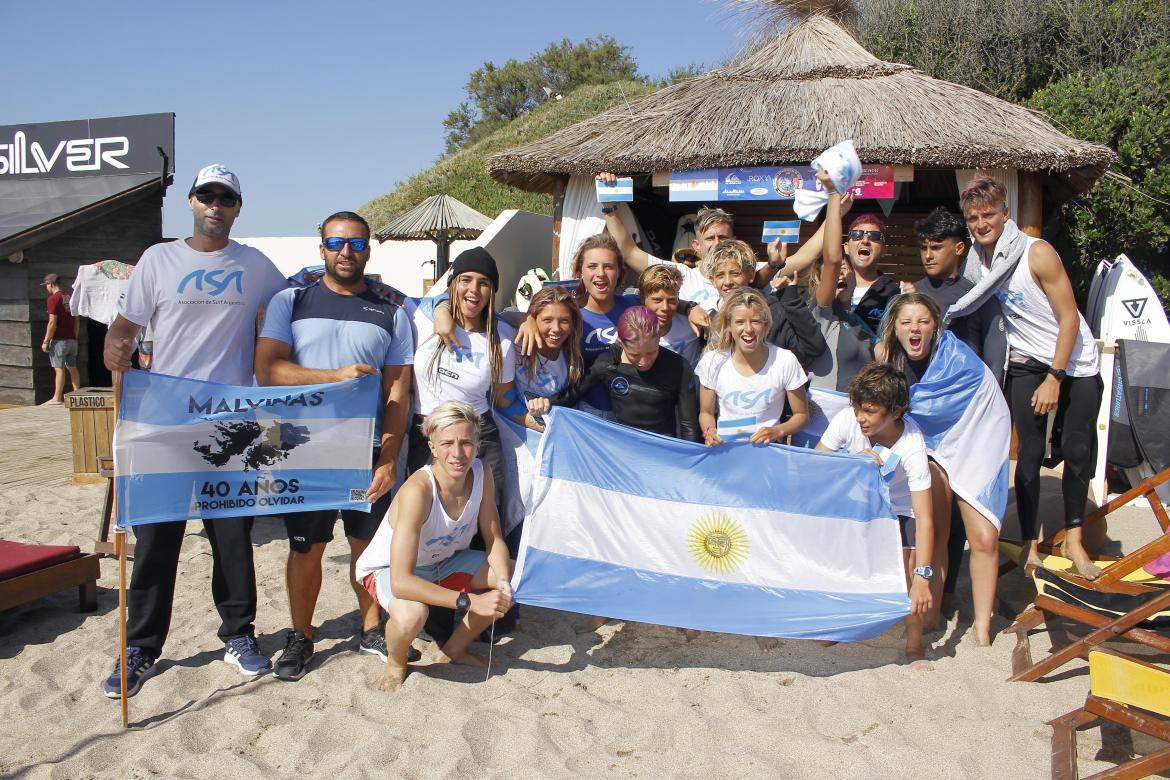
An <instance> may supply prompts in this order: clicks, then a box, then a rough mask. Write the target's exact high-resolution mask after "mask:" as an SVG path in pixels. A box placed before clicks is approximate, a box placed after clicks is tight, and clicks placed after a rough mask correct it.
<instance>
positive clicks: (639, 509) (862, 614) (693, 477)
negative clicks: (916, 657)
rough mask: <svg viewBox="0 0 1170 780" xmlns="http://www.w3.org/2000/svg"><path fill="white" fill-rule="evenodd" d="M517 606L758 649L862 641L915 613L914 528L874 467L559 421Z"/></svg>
mask: <svg viewBox="0 0 1170 780" xmlns="http://www.w3.org/2000/svg"><path fill="white" fill-rule="evenodd" d="M549 420H550V421H549V426H548V430H547V431H546V432H545V434H544V436H543V437H542V439H541V442H540V445H539V448H538V450H537V458H536V461H537V471H536V474H535V476H534V480H533V486H532V494H531V504H530V506H529V508H528V514H527V516H526V517H525V521H524V532H523V537H522V541H521V549H520V555H519V559H518V561H517V566H516V571H515V575H514V577H513V580H512V584H513V588H514V591H515V594H516V599H517V601H519V602H521V603H523V604H531V605H535V606H541V607H549V608H553V609H561V610H567V611H571V612H581V613H585V614H590V615H603V616H605V617H612V618H619V619H623V620H636V621H641V622H646V623H656V624H660V625H667V626H678V627H683V628H692V629H697V630H701V631H719V632H726V633H734V634H748V635H756V636H772V637H789V638H797V639H831V640H838V641H852V640H861V639H867V638H870V637H873V636H876V635H877V634H880V633H881V632H882V631H884V630H885V629H887V628H888V627H889V626H890V625H892V624H893V623H895V622H897V621H899V620H901V619H902V618H904V617H905V616H906V615H907V614H908V612H909V599H908V598H907V595H906V580H905V574H904V571H903V563H902V545H901V539H900V535H899V530H898V521H897V520H896V519H895V517H894V516H893V513H892V511H891V509H890V503H889V495H888V491H887V489H886V486H885V483H884V482H883V480H882V478H881V476H880V474H879V472H878V468H877V464H875V463H874V461H873V460H872V459H871V458H869V457H867V456H855V455H843V454H839V453H829V452H817V451H813V450H806V449H801V448H797V447H785V446H779V445H770V446H754V445H751V444H748V443H727V444H724V445H721V446H719V447H711V448H708V447H704V446H703V445H701V444H696V443H693V442H685V441H680V440H678V439H673V438H669V437H665V436H659V435H656V434H651V433H645V432H642V431H638V430H635V429H632V428H627V427H625V426H621V425H617V424H615V423H610V422H607V421H605V420H601V419H599V418H596V417H593V416H591V415H588V414H585V413H583V412H578V411H576V410H573V409H555V410H553V412H552V413H551V414H550V415H549Z"/></svg>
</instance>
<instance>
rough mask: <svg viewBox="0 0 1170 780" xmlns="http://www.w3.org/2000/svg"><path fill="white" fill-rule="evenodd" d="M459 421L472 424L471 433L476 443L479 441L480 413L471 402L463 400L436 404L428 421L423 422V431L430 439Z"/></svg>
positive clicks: (428, 416)
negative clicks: (467, 402)
mask: <svg viewBox="0 0 1170 780" xmlns="http://www.w3.org/2000/svg"><path fill="white" fill-rule="evenodd" d="M458 423H468V424H470V425H471V435H472V437H473V438H474V439H475V441H476V443H478V442H479V415H478V414H476V413H475V409H473V408H472V406H471V404H465V403H463V402H462V401H444V402H443V403H441V404H439V405H438V406H436V407H435V410H434V411H433V412H431V413H430V414H428V415H427V419H426V421H425V422H423V424H422V432H423V435H424V436H426V437H427V438H428V439H430V438H431V437H433V436H434V435H435V434H436V433H438V432H439V431H441V430H443V429H444V428H450V427H451V426H452V425H457V424H458Z"/></svg>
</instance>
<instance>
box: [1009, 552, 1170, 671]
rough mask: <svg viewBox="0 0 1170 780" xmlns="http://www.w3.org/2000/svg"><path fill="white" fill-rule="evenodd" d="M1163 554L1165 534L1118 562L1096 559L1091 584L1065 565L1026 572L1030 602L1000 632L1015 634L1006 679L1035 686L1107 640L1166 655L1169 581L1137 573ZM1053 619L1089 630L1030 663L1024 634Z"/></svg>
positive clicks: (1057, 562) (1053, 562) (1052, 561)
mask: <svg viewBox="0 0 1170 780" xmlns="http://www.w3.org/2000/svg"><path fill="white" fill-rule="evenodd" d="M1167 552H1170V534H1163V535H1161V536H1160V537H1158V538H1157V539H1155V540H1154V541H1152V542H1150V543H1149V544H1147V545H1145V546H1144V547H1142V548H1140V549H1138V550H1136V551H1134V552H1133V553H1130V554H1129V555H1127V556H1125V557H1124V558H1118V559H1108V560H1107V559H1097V563H1098V565H1100V566H1102V568H1103V571H1102V573H1101V576H1100V577H1098V578H1097V579H1096V580H1092V581H1090V580H1086V579H1083V578H1081V577H1077V576H1073V575H1071V574H1068V573H1066V572H1065V571H1062V570H1061V569H1062V568H1064V569H1071V567H1072V562H1071V561H1068V560H1067V559H1057V558H1055V556H1048V557H1047V558H1045V563H1046V565H1045V566H1044V567H1041V568H1037V569H1034V570H1032V572H1031V575H1032V581H1033V583H1035V585H1036V598H1035V600H1034V601H1033V602H1032V604H1031V606H1029V607H1028V608H1027V609H1026V610H1024V611H1023V612H1021V613H1020V614H1019V615H1018V616H1017V617H1016V619H1015V621H1014V622H1013V623H1012V625H1011V626H1010V627H1009V628H1007V629H1005V633H1006V632H1008V631H1010V632H1013V633H1015V634H1016V646H1015V648H1014V649H1013V650H1012V676H1011V677H1010V678H1009V679H1011V680H1018V681H1024V682H1029V681H1033V680H1038V679H1040V678H1041V677H1043V676H1044V675H1046V674H1048V673H1049V672H1052V671H1053V670H1055V669H1057V668H1059V667H1061V666H1063V665H1064V664H1066V663H1068V662H1069V661H1071V660H1072V659H1074V658H1084V657H1086V656H1087V655H1088V653H1089V651H1090V650H1091V649H1093V648H1095V647H1098V646H1099V645H1101V644H1103V643H1105V642H1108V641H1110V640H1113V639H1128V640H1131V641H1134V642H1139V643H1141V644H1144V645H1147V646H1149V647H1152V648H1154V649H1156V650H1158V651H1159V652H1163V653H1170V581H1167V580H1165V579H1159V578H1157V577H1155V576H1154V575H1152V574H1150V573H1149V572H1147V571H1145V570H1144V569H1143V568H1142V567H1143V566H1144V565H1145V564H1146V563H1149V562H1150V561H1152V560H1154V559H1155V558H1157V557H1159V556H1161V555H1163V554H1165V553H1167ZM1054 616H1055V617H1062V618H1066V619H1068V620H1070V621H1073V622H1075V623H1079V624H1082V625H1084V626H1087V627H1090V628H1092V629H1094V630H1093V631H1091V632H1090V633H1089V634H1087V635H1086V636H1083V637H1081V638H1079V639H1076V640H1073V641H1072V642H1070V643H1069V644H1067V645H1065V646H1063V647H1054V649H1053V651H1052V653H1051V655H1049V656H1047V657H1046V658H1043V659H1041V660H1040V661H1035V662H1034V661H1033V660H1032V650H1031V640H1030V632H1031V631H1032V630H1033V629H1035V628H1038V627H1039V626H1041V625H1043V624H1045V623H1046V622H1047V621H1048V620H1050V619H1051V618H1052V617H1054Z"/></svg>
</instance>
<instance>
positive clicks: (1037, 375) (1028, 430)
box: [1008, 363, 1103, 540]
mask: <svg viewBox="0 0 1170 780" xmlns="http://www.w3.org/2000/svg"><path fill="white" fill-rule="evenodd" d="M1046 376H1048V374H1047V373H1045V371H1044V366H1022V365H1020V364H1017V363H1012V364H1010V365H1009V367H1008V401H1009V403H1010V404H1011V409H1012V422H1013V423H1014V424H1015V426H1016V435H1017V436H1018V438H1019V446H1018V448H1017V450H1016V457H1017V461H1016V509H1017V511H1018V513H1019V517H1020V532H1021V533H1022V534H1023V536H1024V539H1025V540H1029V539H1037V538H1039V534H1040V531H1041V530H1042V529H1041V525H1040V523H1039V522H1038V515H1039V513H1040V466H1041V461H1042V460H1043V458H1044V432H1045V427H1046V423H1047V415H1036V414H1033V412H1032V394H1033V393H1034V392H1036V388H1038V387H1040V385H1041V383H1042V382H1043V381H1044V379H1045V377H1046ZM1102 389H1103V385H1102V383H1101V377H1100V376H1097V375H1094V376H1086V377H1071V376H1070V377H1066V378H1065V380H1064V381H1063V382H1061V383H1060V400H1059V401H1058V403H1057V406H1056V419H1055V420H1053V438H1054V440H1055V441H1057V442H1058V443H1059V446H1060V451H1061V454H1062V455H1063V457H1064V476H1063V477H1062V479H1061V482H1060V490H1061V493H1062V494H1063V496H1064V527H1065V528H1077V527H1079V526H1080V525H1081V523H1083V522H1084V520H1085V501H1086V500H1087V499H1088V497H1089V480H1090V479H1092V477H1093V466H1094V465H1095V462H1096V449H1097V446H1096V445H1097V438H1096V435H1095V433H1096V431H1095V430H1094V429H1095V428H1096V423H1097V410H1098V408H1099V407H1100V405H1101V392H1102Z"/></svg>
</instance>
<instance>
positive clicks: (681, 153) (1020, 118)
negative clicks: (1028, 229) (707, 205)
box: [488, 16, 1116, 192]
mask: <svg viewBox="0 0 1170 780" xmlns="http://www.w3.org/2000/svg"><path fill="white" fill-rule="evenodd" d="M845 138H851V139H853V142H854V144H855V146H856V148H857V152H858V155H859V156H860V158H861V160H862V162H866V163H892V164H908V165H914V166H939V167H943V168H951V169H954V168H1010V169H1017V170H1021V171H1033V172H1043V173H1046V174H1055V175H1057V176H1059V177H1060V178H1062V179H1064V180H1065V181H1066V182H1067V183H1068V184H1069V185H1071V188H1072V189H1074V190H1077V191H1083V190H1086V189H1088V188H1089V187H1091V186H1092V185H1093V184H1094V183H1095V182H1096V181H1097V180H1098V179H1099V178H1100V177H1101V176H1102V175H1103V174H1104V172H1105V170H1106V169H1107V168H1108V167H1109V165H1110V164H1111V163H1112V162H1113V161H1114V159H1115V158H1116V155H1115V154H1114V153H1113V152H1112V151H1111V150H1110V149H1109V148H1108V147H1106V146H1102V145H1100V144H1093V143H1089V142H1087V141H1079V140H1077V139H1074V138H1070V137H1068V136H1066V135H1064V134H1063V133H1061V132H1060V131H1058V130H1056V129H1055V128H1054V127H1053V126H1052V125H1050V124H1049V123H1048V122H1047V121H1045V120H1044V119H1043V118H1042V117H1041V116H1040V115H1038V114H1036V113H1034V112H1032V111H1029V110H1028V109H1026V108H1023V107H1021V106H1018V105H1016V104H1014V103H1009V102H1007V101H1004V100H1000V99H999V98H995V97H992V96H990V95H987V94H984V93H982V92H979V91H978V90H975V89H971V88H969V87H964V86H960V85H958V84H953V83H951V82H947V81H941V80H939V79H935V78H931V77H930V76H928V75H926V74H925V73H923V72H921V71H919V70H916V69H915V68H912V67H910V66H909V65H900V64H897V63H892V62H884V61H882V60H879V59H877V58H876V57H874V56H873V55H872V54H870V53H869V52H868V51H866V50H865V49H864V48H863V47H862V46H861V44H859V43H858V42H857V41H856V40H854V38H853V37H852V36H851V35H850V34H849V33H848V32H847V31H846V30H845V29H844V28H842V27H841V26H840V25H838V24H837V23H836V22H834V21H832V20H830V19H828V18H826V17H824V16H812V17H810V18H808V19H806V20H804V21H803V22H801V23H800V24H798V25H796V26H795V27H793V28H791V29H789V30H787V31H785V32H783V33H780V34H779V35H778V36H776V37H775V38H772V39H771V40H769V41H767V42H766V43H764V44H763V45H762V46H760V47H759V48H757V49H756V50H754V51H752V52H750V53H748V54H746V55H744V56H742V57H741V58H739V59H738V60H737V61H735V62H733V63H732V64H730V65H727V66H726V67H723V68H719V69H717V70H713V71H711V72H710V73H707V74H705V75H702V76H699V77H697V78H693V79H689V80H687V81H684V82H681V83H679V84H675V85H672V86H669V87H666V88H664V89H661V90H659V91H657V92H655V93H653V94H651V95H648V96H646V97H644V98H642V99H640V100H637V101H634V102H633V103H631V104H630V105H629V106H628V107H627V106H619V107H617V108H614V109H611V110H609V111H606V112H604V113H602V114H599V115H598V116H595V117H593V118H591V119H587V120H584V121H582V122H579V123H577V124H575V125H573V126H571V127H568V128H565V129H564V130H561V131H559V132H557V133H554V134H553V135H551V136H548V137H547V138H544V139H542V140H540V141H537V142H535V143H531V144H527V145H525V146H521V147H518V148H515V149H511V150H509V151H507V152H502V153H500V154H496V155H493V156H492V157H490V158H489V159H488V171H489V172H490V174H491V176H492V178H494V179H496V180H497V181H500V182H504V183H506V184H510V185H513V186H515V187H519V188H521V189H525V190H530V191H543V192H552V191H553V190H554V189H555V182H556V178H557V175H558V174H560V175H565V174H575V173H576V174H585V175H593V174H594V173H596V172H597V171H601V170H608V171H619V172H622V173H634V172H651V171H657V170H687V169H696V168H717V167H730V166H742V165H761V164H783V163H793V162H805V163H807V161H808V160H811V159H812V158H813V157H815V156H816V155H817V154H819V153H820V152H821V151H823V150H824V149H826V148H828V147H829V146H832V145H833V144H835V143H837V142H838V141H841V140H842V139H845Z"/></svg>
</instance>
